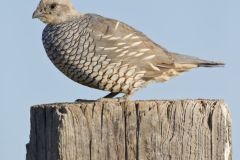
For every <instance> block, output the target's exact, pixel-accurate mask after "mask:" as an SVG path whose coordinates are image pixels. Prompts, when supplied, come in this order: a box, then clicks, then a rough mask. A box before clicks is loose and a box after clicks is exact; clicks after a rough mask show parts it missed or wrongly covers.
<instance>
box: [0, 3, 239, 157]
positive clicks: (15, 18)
mask: <svg viewBox="0 0 240 160" xmlns="http://www.w3.org/2000/svg"><path fill="white" fill-rule="evenodd" d="M37 4H38V0H31V1H22V0H16V1H7V0H6V1H1V5H0V7H1V9H0V12H1V14H0V20H1V22H0V23H1V24H0V55H1V62H0V74H1V75H0V100H1V101H0V103H1V105H0V107H1V110H0V159H2V160H24V159H25V153H26V151H25V144H26V143H27V142H28V137H29V126H30V123H29V118H30V117H29V109H30V106H32V105H34V104H41V103H51V102H60V101H61V102H64V101H68V102H69V101H73V100H75V99H77V98H83V99H84V98H86V99H97V98H99V97H101V96H103V95H105V94H106V93H105V92H102V91H98V90H94V89H90V88H87V87H84V86H81V85H78V84H76V83H74V82H72V81H71V80H69V79H68V78H66V77H65V76H63V74H61V73H60V72H59V71H58V70H57V69H56V68H55V67H54V66H53V65H52V64H51V62H50V61H49V59H48V58H47V56H46V54H45V52H44V50H43V46H42V42H41V32H42V30H43V28H44V24H42V23H40V22H39V21H36V20H32V19H31V16H32V12H33V11H34V9H35V8H36V6H37ZM74 4H75V5H76V6H77V8H78V9H79V10H81V11H83V12H92V13H98V14H101V15H104V16H107V17H112V18H116V19H119V20H121V21H124V22H126V23H128V24H130V25H132V26H134V27H136V28H138V29H139V30H141V31H143V32H144V33H146V34H147V35H148V36H149V37H151V38H152V39H153V40H154V41H156V42H157V43H160V44H161V45H162V46H164V47H166V48H168V49H169V50H172V51H176V52H179V53H185V54H189V55H192V56H197V57H201V58H205V59H210V60H211V59H212V60H224V61H225V62H226V64H227V66H226V67H225V68H216V69H205V68H200V69H196V70H194V71H192V72H189V73H186V74H184V75H182V76H180V77H177V78H175V79H173V80H171V81H169V82H167V83H165V84H152V85H150V86H148V87H147V88H145V89H143V90H141V91H139V92H138V93H137V94H136V95H135V96H134V99H182V98H221V99H224V100H225V101H226V102H227V103H228V104H229V106H230V110H231V113H232V117H233V143H234V147H235V148H234V156H235V159H240V150H239V148H240V143H239V140H240V139H239V136H237V135H239V134H240V126H239V123H240V118H239V117H240V116H239V111H240V110H239V107H240V106H239V101H240V100H239V98H240V97H239V91H240V85H239V82H240V76H239V74H240V71H239V69H240V68H239V61H240V55H239V53H240V52H239V51H240V49H239V46H240V44H239V42H240V1H239V0H211V1H210V0H198V1H193V0H169V1H165V0H155V1H153V0H152V1H150V0H119V1H117V0H115V1H110V0H108V1H107V0H105V1H103V0H102V1H99V0H87V1H86V0H74Z"/></svg>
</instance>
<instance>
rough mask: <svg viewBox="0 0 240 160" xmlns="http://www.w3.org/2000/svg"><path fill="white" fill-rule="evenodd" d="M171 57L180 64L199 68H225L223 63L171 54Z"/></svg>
mask: <svg viewBox="0 0 240 160" xmlns="http://www.w3.org/2000/svg"><path fill="white" fill-rule="evenodd" d="M171 56H172V57H173V59H174V60H175V62H176V63H179V64H195V65H197V67H223V66H224V65H225V64H224V63H223V62H215V61H208V60H203V59H199V58H196V57H192V56H187V55H180V54H177V53H171Z"/></svg>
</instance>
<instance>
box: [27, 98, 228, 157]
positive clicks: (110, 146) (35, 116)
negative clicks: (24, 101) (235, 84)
mask: <svg viewBox="0 0 240 160" xmlns="http://www.w3.org/2000/svg"><path fill="white" fill-rule="evenodd" d="M231 147H232V141H231V118H230V114H229V111H228V107H227V105H226V104H225V103H224V102H223V101H221V100H176V101H128V102H118V101H114V100H113V101H99V102H79V103H61V104H46V105H37V106H34V107H32V108H31V133H30V142H29V144H27V157H26V159H27V160H175V159H176V160H231V159H232V148H231Z"/></svg>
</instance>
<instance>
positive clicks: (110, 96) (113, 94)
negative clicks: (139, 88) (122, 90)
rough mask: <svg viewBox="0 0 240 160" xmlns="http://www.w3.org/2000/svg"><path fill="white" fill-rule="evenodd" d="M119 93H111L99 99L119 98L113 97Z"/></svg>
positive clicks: (110, 99) (111, 99)
mask: <svg viewBox="0 0 240 160" xmlns="http://www.w3.org/2000/svg"><path fill="white" fill-rule="evenodd" d="M118 94H119V93H113V92H111V93H109V94H108V95H106V96H104V97H102V98H99V99H98V100H97V101H113V100H118V99H117V98H113V97H115V96H116V95H118Z"/></svg>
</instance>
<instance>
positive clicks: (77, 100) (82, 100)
mask: <svg viewBox="0 0 240 160" xmlns="http://www.w3.org/2000/svg"><path fill="white" fill-rule="evenodd" d="M95 101H96V100H86V99H76V100H75V102H76V103H80V102H95Z"/></svg>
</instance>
